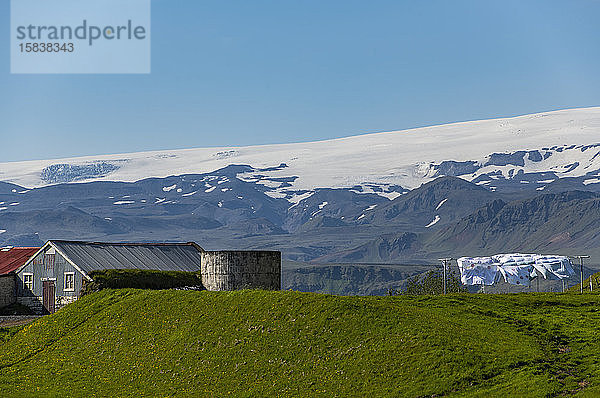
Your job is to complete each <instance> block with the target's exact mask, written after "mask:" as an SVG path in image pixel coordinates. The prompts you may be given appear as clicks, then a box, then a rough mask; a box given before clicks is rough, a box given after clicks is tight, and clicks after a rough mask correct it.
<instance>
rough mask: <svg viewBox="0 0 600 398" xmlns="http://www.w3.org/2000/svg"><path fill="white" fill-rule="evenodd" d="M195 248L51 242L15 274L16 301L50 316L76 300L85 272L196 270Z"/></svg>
mask: <svg viewBox="0 0 600 398" xmlns="http://www.w3.org/2000/svg"><path fill="white" fill-rule="evenodd" d="M201 252H202V248H201V247H199V246H198V245H196V244H195V243H170V244H155V243H153V244H149V243H95V242H71V241H59V240H51V241H48V242H46V244H45V245H44V246H42V248H41V249H39V250H38V251H37V252H36V253H35V254H34V255H33V256H32V257H31V258H30V259H29V260H28V261H27V262H26V263H25V264H23V265H22V266H21V267H19V268H18V269H17V270H16V272H15V273H16V285H17V286H16V301H17V302H18V303H20V304H23V305H26V306H28V307H30V308H32V309H33V310H34V311H36V312H49V313H53V312H55V311H56V310H58V309H60V308H61V307H63V306H64V305H66V304H69V303H72V302H73V301H75V300H77V298H78V297H79V292H80V291H81V287H82V286H83V284H84V283H85V281H91V280H92V279H91V277H90V276H89V273H90V272H92V271H100V270H106V269H148V270H159V271H187V272H197V271H199V270H200V262H201V256H200V253H201Z"/></svg>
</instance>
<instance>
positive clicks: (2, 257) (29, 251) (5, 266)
mask: <svg viewBox="0 0 600 398" xmlns="http://www.w3.org/2000/svg"><path fill="white" fill-rule="evenodd" d="M39 249H40V248H39V247H10V248H8V247H7V248H2V249H0V275H6V274H9V273H11V272H13V271H14V270H16V269H17V268H19V267H20V266H21V265H23V264H25V263H26V262H27V260H29V259H30V258H31V256H33V255H34V254H35V253H36V252H37V251H38V250H39Z"/></svg>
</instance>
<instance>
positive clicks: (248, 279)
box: [202, 251, 281, 290]
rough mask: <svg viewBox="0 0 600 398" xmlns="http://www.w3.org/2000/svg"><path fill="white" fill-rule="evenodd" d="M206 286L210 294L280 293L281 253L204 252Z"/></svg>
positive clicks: (204, 282) (203, 270) (203, 265)
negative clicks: (247, 290)
mask: <svg viewBox="0 0 600 398" xmlns="http://www.w3.org/2000/svg"><path fill="white" fill-rule="evenodd" d="M202 283H203V284H204V287H205V288H206V289H207V290H238V289H266V290H279V289H281V252H278V251H205V252H202Z"/></svg>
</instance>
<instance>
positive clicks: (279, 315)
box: [0, 290, 600, 397]
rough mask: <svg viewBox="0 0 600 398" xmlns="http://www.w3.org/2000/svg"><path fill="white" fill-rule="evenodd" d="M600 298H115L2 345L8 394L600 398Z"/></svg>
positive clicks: (3, 391) (245, 294)
mask: <svg viewBox="0 0 600 398" xmlns="http://www.w3.org/2000/svg"><path fill="white" fill-rule="evenodd" d="M599 304H600V296H597V295H596V294H586V295H575V294H544V293H542V294H519V295H473V294H471V295H470V294H455V295H449V296H446V297H440V296H421V297H416V296H415V297H406V296H397V297H337V296H327V295H318V294H309V293H296V292H265V291H238V292H206V291H203V292H196V291H148V290H103V291H101V292H98V293H94V294H91V295H88V296H85V297H84V298H82V299H81V300H79V301H77V302H76V303H74V304H72V305H69V306H67V307H65V308H64V309H62V310H61V311H59V312H57V313H56V314H54V315H52V316H47V317H44V318H42V319H40V320H38V321H36V322H34V323H32V324H30V325H28V326H25V327H23V328H22V329H21V330H19V331H17V332H16V333H10V334H7V335H6V338H5V339H1V338H0V341H1V342H0V344H2V345H1V348H0V396H2V397H21V396H23V397H27V396H36V397H38V396H39V397H43V396H60V397H69V396H80V397H90V396H110V397H120V396H135V397H138V396H148V397H155V396H156V397H159V396H160V397H163V396H177V397H188V396H214V397H221V396H229V395H230V396H248V397H262V396H323V397H332V396H340V397H341V396H357V397H362V396H373V397H375V396H390V397H395V396H408V397H418V396H432V395H450V396H480V397H489V396H502V397H504V396H524V397H527V396H532V397H538V396H539V397H546V396H562V395H578V396H589V397H593V396H600V368H599V367H598V362H599V361H600V328H599V327H598V326H600V306H599ZM0 337H1V336H0ZM2 340H3V341H2Z"/></svg>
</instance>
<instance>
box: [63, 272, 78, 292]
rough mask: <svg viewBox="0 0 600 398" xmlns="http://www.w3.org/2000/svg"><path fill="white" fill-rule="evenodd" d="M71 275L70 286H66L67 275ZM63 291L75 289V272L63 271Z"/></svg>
mask: <svg viewBox="0 0 600 398" xmlns="http://www.w3.org/2000/svg"><path fill="white" fill-rule="evenodd" d="M68 276H71V277H72V279H71V282H72V287H69V288H68V287H67V277H68ZM63 282H64V283H63V291H65V292H74V291H75V272H65V276H64V281H63Z"/></svg>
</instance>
